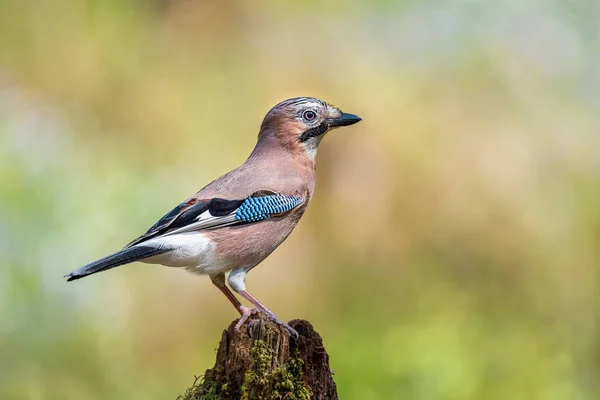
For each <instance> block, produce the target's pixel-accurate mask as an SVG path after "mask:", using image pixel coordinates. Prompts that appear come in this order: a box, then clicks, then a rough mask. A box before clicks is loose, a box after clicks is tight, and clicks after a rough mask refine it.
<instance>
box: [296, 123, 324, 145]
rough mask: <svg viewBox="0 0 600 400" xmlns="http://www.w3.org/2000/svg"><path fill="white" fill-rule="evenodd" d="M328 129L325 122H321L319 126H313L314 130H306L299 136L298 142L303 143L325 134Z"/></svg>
mask: <svg viewBox="0 0 600 400" xmlns="http://www.w3.org/2000/svg"><path fill="white" fill-rule="evenodd" d="M328 129H329V125H328V124H327V123H326V122H321V123H320V124H319V125H317V126H315V127H314V128H310V129H307V130H305V131H304V132H302V135H300V138H299V139H298V140H300V142H302V143H304V142H306V141H307V140H308V139H310V138H313V137H317V136H321V135H322V134H324V133H325V132H327V130H328Z"/></svg>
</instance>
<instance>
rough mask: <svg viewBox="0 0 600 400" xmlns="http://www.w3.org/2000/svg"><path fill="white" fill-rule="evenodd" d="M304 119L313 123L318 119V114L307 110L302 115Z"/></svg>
mask: <svg viewBox="0 0 600 400" xmlns="http://www.w3.org/2000/svg"><path fill="white" fill-rule="evenodd" d="M302 118H304V119H305V120H306V121H309V122H312V121H314V120H315V118H317V114H316V113H315V112H314V111H311V110H306V111H304V113H303V114H302Z"/></svg>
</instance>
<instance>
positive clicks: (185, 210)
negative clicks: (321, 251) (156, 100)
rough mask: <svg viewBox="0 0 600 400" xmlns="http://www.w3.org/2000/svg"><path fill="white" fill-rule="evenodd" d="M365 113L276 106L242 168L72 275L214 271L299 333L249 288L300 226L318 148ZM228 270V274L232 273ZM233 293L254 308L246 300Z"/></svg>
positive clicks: (309, 104)
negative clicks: (130, 267) (125, 269)
mask: <svg viewBox="0 0 600 400" xmlns="http://www.w3.org/2000/svg"><path fill="white" fill-rule="evenodd" d="M361 120H362V119H361V118H360V117H358V116H357V115H354V114H349V113H344V112H342V111H341V110H340V109H339V108H337V107H335V106H333V105H331V104H328V103H326V102H325V101H323V100H319V99H317V98H314V97H295V98H291V99H287V100H284V101H282V102H280V103H278V104H277V105H275V106H274V107H273V108H271V110H270V111H269V112H268V113H267V114H266V116H265V117H264V119H263V121H262V124H261V126H260V130H259V133H258V140H257V143H256V146H255V147H254V149H253V150H252V152H251V153H250V156H249V157H248V159H247V160H246V161H245V162H244V163H243V164H242V165H241V166H239V167H237V168H235V169H233V170H232V171H230V172H227V173H226V174H224V175H222V176H220V177H219V178H217V179H215V180H214V181H212V182H211V183H209V184H208V185H206V186H205V187H204V188H202V189H200V190H199V191H198V192H197V193H196V194H194V195H192V196H191V197H189V198H188V199H186V200H185V201H183V202H182V203H180V204H179V205H177V206H176V207H175V208H173V210H171V211H170V212H168V213H167V214H166V215H164V216H163V217H162V218H160V219H159V220H158V222H156V223H155V224H154V225H152V226H151V227H150V229H148V230H147V231H146V232H145V233H144V234H142V235H141V236H140V237H138V238H137V239H135V240H133V241H131V242H130V243H129V244H127V245H126V246H125V247H123V248H122V249H121V250H119V251H117V252H115V253H113V254H110V255H108V256H106V257H103V258H100V259H99V260H96V261H93V262H91V263H89V264H87V265H85V266H83V267H81V268H79V269H76V270H74V271H72V272H70V273H68V274H66V275H65V276H64V278H66V279H67V281H73V280H76V279H80V278H83V277H86V276H89V275H92V274H96V273H98V272H102V271H106V270H109V269H111V268H115V267H118V266H122V265H125V264H129V263H132V262H135V261H141V262H143V263H148V264H161V265H164V266H168V267H179V268H183V269H185V270H187V271H189V272H192V273H195V274H200V275H208V277H209V278H210V279H211V281H212V283H213V284H214V285H215V286H216V287H217V288H218V289H219V290H220V291H221V292H223V294H224V295H225V296H226V297H227V299H228V300H229V301H230V302H231V304H233V306H234V307H235V308H236V310H237V311H238V312H239V313H240V318H239V320H238V321H237V323H236V325H235V329H236V330H239V329H240V328H241V326H242V325H243V324H244V323H245V322H246V321H247V320H248V318H249V317H250V316H251V315H253V314H256V313H262V314H264V315H265V316H266V317H267V318H268V319H270V320H273V321H275V322H276V323H277V324H279V325H281V326H282V327H283V328H284V329H285V330H286V331H287V332H288V333H289V334H290V335H292V336H294V337H295V338H297V337H298V333H297V332H296V331H295V330H294V329H293V328H292V327H290V326H289V325H288V324H286V323H285V322H283V321H282V320H280V319H279V318H278V317H277V316H276V315H275V313H273V312H272V311H271V310H270V309H269V308H267V307H266V306H265V305H264V304H263V303H261V302H260V301H259V300H258V299H257V298H256V297H254V296H253V295H251V294H250V293H249V292H248V291H247V290H246V275H247V274H248V272H249V271H250V270H251V269H252V268H254V267H255V266H257V265H258V264H259V263H261V262H262V261H263V260H264V259H265V258H267V257H268V256H269V255H270V254H271V253H272V252H273V251H274V250H275V249H276V248H277V247H278V246H279V245H280V244H281V243H282V242H283V241H284V240H285V239H286V238H287V237H288V235H289V234H290V233H291V232H292V230H293V229H294V227H295V226H296V224H297V223H298V221H299V220H300V218H301V217H302V215H303V214H304V212H305V210H306V208H307V206H308V204H309V202H310V200H311V198H312V196H313V192H314V189H315V174H316V168H315V167H316V154H317V148H318V147H319V144H320V143H321V140H322V139H323V137H324V136H325V135H326V134H327V133H328V132H329V131H331V130H333V129H335V128H339V127H343V126H348V125H353V124H356V123H357V122H359V121H361ZM226 274H227V278H226ZM227 284H228V285H229V287H230V288H231V289H232V290H233V292H235V293H237V294H239V295H240V296H242V297H243V298H244V299H246V300H247V301H248V302H250V303H251V304H252V305H253V306H254V307H252V308H250V307H246V306H244V305H243V304H242V303H241V302H240V301H239V300H238V298H237V297H236V296H235V295H234V293H233V292H232V291H231V290H230V289H229V287H228V285H227Z"/></svg>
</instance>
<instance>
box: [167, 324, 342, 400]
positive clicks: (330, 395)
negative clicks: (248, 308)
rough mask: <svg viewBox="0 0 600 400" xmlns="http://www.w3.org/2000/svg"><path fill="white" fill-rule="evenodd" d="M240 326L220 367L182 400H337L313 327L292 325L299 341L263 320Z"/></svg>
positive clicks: (222, 349)
mask: <svg viewBox="0 0 600 400" xmlns="http://www.w3.org/2000/svg"><path fill="white" fill-rule="evenodd" d="M235 322H236V321H233V322H232V323H231V325H229V328H227V330H225V331H223V336H222V337H221V342H220V343H219V349H218V350H217V360H216V363H215V366H214V367H213V368H211V369H209V370H207V371H206V372H205V374H204V377H202V378H201V379H196V382H194V385H193V386H192V387H190V388H189V389H187V391H186V392H185V394H184V395H183V396H180V397H179V399H181V400H217V399H223V400H225V399H242V400H254V399H264V400H271V399H273V400H275V399H286V400H292V399H302V400H308V399H319V400H321V399H322V400H331V399H337V398H338V396H337V390H336V386H335V382H334V381H333V377H332V371H331V369H330V368H329V356H328V355H327V352H326V351H325V348H324V347H323V340H322V339H321V336H319V334H318V333H317V332H315V330H314V329H313V327H312V325H311V324H310V323H309V322H308V321H304V320H298V319H296V320H293V321H290V323H289V325H290V326H291V327H292V328H294V329H295V330H296V331H298V334H299V335H300V337H299V338H298V340H295V339H294V338H293V337H290V336H288V334H287V333H286V332H285V331H284V329H283V328H282V327H281V326H279V325H277V324H275V323H274V322H272V321H269V320H267V319H266V318H265V317H263V316H262V315H260V314H258V315H255V316H252V317H251V319H249V322H248V323H247V324H245V325H244V326H243V327H242V328H241V329H240V330H239V331H235V330H234V329H233V328H234V326H235Z"/></svg>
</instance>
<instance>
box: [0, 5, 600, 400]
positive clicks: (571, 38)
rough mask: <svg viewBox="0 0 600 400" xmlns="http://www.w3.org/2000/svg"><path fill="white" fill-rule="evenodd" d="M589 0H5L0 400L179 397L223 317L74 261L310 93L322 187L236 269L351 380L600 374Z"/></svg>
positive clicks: (539, 390) (196, 297)
mask: <svg viewBox="0 0 600 400" xmlns="http://www.w3.org/2000/svg"><path fill="white" fill-rule="evenodd" d="M599 4H600V3H598V2H597V1H596V0H587V1H586V0H580V1H564V0H546V1H544V0H530V1H521V0H509V1H502V2H493V1H442V0H421V1H353V2H343V1H329V2H321V1H303V2H279V1H275V0H273V1H264V2H250V1H229V2H218V1H200V0H172V1H157V0H155V1H150V0H132V1H122V0H80V1H75V0H47V1H34V0H22V1H9V0H5V1H0V398H2V399H34V400H35V399H128V400H135V399H144V400H148V399H174V398H175V397H176V396H177V395H178V394H181V393H183V391H184V390H185V388H186V387H187V386H189V385H190V384H191V383H192V381H193V376H194V375H200V374H202V373H203V371H204V370H205V369H206V368H208V367H211V366H212V364H213V362H214V356H215V354H214V351H215V348H216V347H217V344H218V340H219V338H220V335H221V332H222V329H224V328H225V327H226V326H227V325H228V323H229V322H230V321H231V320H232V319H234V318H236V317H237V315H236V312H235V310H234V309H233V308H232V307H231V306H230V304H229V303H228V302H227V301H226V299H225V298H224V297H223V296H222V294H221V293H220V292H219V291H218V290H216V289H215V288H214V287H213V286H212V285H211V283H210V282H209V280H208V279H206V278H200V277H196V276H191V275H188V274H186V273H185V272H183V271H178V270H173V269H168V268H163V267H159V266H149V265H143V264H135V265H131V266H127V267H123V268H120V269H116V270H112V271H110V272H107V273H103V274H99V275H96V276H94V277H93V278H88V279H85V280H81V281H77V282H74V283H69V284H66V283H65V282H64V281H63V279H62V275H63V274H65V273H67V272H69V271H71V270H72V269H74V268H77V267H79V266H81V265H83V264H85V263H87V262H89V261H91V260H93V259H96V258H99V257H101V256H103V255H105V254H106V253H109V252H112V251H114V250H116V249H118V248H120V247H121V246H122V245H124V244H125V243H127V242H128V241H129V240H131V239H132V238H134V237H136V236H137V235H138V234H140V233H141V232H142V231H144V230H145V229H147V228H148V227H149V226H150V225H152V224H153V223H154V222H155V220H156V219H157V218H159V217H160V216H162V215H163V214H164V213H165V212H167V211H169V210H170V209H171V208H172V207H173V206H174V205H176V204H177V203H179V202H180V201H181V200H182V199H184V198H186V197H187V196H188V195H190V194H191V193H193V192H195V191H196V190H198V189H200V188H201V187H202V186H204V184H206V183H207V182H209V181H210V180H212V179H213V178H214V177H216V176H218V175H220V174H222V173H224V172H226V171H228V170H229V169H231V168H233V167H235V166H237V165H238V164H240V163H242V162H243V161H244V160H245V158H246V157H247V155H248V154H249V152H250V150H251V149H252V147H253V145H254V143H255V138H256V133H257V131H258V127H259V124H260V122H261V120H262V117H263V115H264V114H265V113H266V111H268V109H269V108H270V107H271V106H272V105H274V104H275V103H277V102H278V101H280V100H283V99H285V98H288V97H294V96H307V95H308V96H316V97H320V98H322V99H325V100H326V101H329V102H332V103H333V104H336V105H338V106H339V107H341V108H342V109H344V110H345V111H348V112H352V113H356V114H358V115H360V116H362V117H363V122H362V123H360V124H358V125H356V126H353V127H350V128H346V129H343V130H338V131H335V132H334V133H332V134H330V135H329V136H328V137H327V138H326V140H324V142H323V143H322V145H321V149H320V152H319V156H318V180H317V191H316V195H315V197H314V200H313V203H312V205H311V207H310V208H309V210H308V212H307V213H306V215H305V217H304V218H303V220H302V221H301V223H300V224H299V226H298V227H297V229H296V231H295V232H294V233H293V234H292V235H291V237H290V238H289V239H288V240H287V241H286V242H285V243H284V245H282V246H281V248H280V249H278V250H277V251H276V252H275V253H274V254H273V255H272V256H271V257H270V258H269V259H268V260H267V261H265V262H264V263H263V264H262V265H260V266H259V267H258V268H256V269H255V270H254V271H253V272H252V273H251V274H250V275H249V278H248V282H247V283H248V287H249V289H250V291H251V292H252V293H254V294H255V295H256V296H258V297H259V298H261V299H262V300H263V301H264V302H265V303H266V304H268V305H271V307H272V308H273V309H274V310H275V311H276V312H277V313H278V314H279V315H280V316H281V317H282V318H284V319H288V320H289V319H294V318H305V319H308V320H310V321H311V322H312V323H313V324H314V326H315V327H316V329H317V330H318V331H319V332H320V333H321V334H322V335H323V337H324V341H325V345H326V347H327V349H328V351H329V352H330V356H331V365H332V368H333V369H334V370H335V372H336V374H335V378H336V381H337V383H338V386H339V393H340V396H341V398H342V399H350V400H352V399H361V400H370V399H423V400H425V399H449V400H453V399H457V400H459V399H460V400H462V399H473V400H475V399H477V400H479V399H490V400H495V399H497V400H505V399H524V400H525V399H527V400H533V399H548V400H554V399H597V398H599V397H600V311H599V300H600V293H599V288H600V276H599V275H600V274H599V272H598V269H599V267H600V117H599V115H600V114H599V113H600V100H599V97H600V96H599V94H600V51H599V49H600V31H599V28H598V26H600V6H599Z"/></svg>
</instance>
